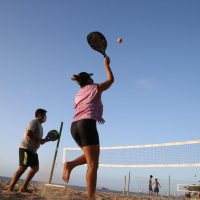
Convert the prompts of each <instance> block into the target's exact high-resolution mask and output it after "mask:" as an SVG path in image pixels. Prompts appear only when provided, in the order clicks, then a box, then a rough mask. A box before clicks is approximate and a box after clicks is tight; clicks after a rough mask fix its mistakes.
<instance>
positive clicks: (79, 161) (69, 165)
mask: <svg viewBox="0 0 200 200" xmlns="http://www.w3.org/2000/svg"><path fill="white" fill-rule="evenodd" d="M84 164H86V158H85V155H84V154H83V155H81V156H79V157H78V158H76V159H75V160H73V161H70V162H65V163H64V166H63V177H62V178H63V180H64V181H65V182H66V183H68V182H69V178H70V173H71V171H72V169H73V168H74V167H76V166H78V165H84Z"/></svg>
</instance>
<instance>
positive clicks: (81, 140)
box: [63, 57, 114, 200]
mask: <svg viewBox="0 0 200 200" xmlns="http://www.w3.org/2000/svg"><path fill="white" fill-rule="evenodd" d="M104 65H105V70H106V75H107V80H106V81H105V82H103V83H100V84H96V83H94V81H93V79H92V78H91V76H92V75H93V74H88V73H87V72H81V73H80V74H78V75H73V76H72V78H71V79H72V80H73V81H76V82H77V83H78V84H79V85H80V87H81V89H80V90H79V92H78V93H77V95H76V97H75V115H74V117H73V121H72V124H71V134H72V137H73V138H74V140H75V142H76V143H77V144H78V146H79V147H80V148H81V149H82V150H83V154H82V155H81V156H80V157H78V158H76V159H75V160H73V161H70V162H66V163H65V164H64V169H63V180H64V181H65V182H68V181H69V178H70V173H71V170H72V169H73V168H74V167H76V166H78V165H83V164H87V168H88V169H87V173H86V185H87V193H88V199H89V200H94V199H95V192H96V182H97V169H98V163H99V153H100V146H99V136H98V131H97V127H96V122H98V123H100V124H103V123H104V122H105V121H104V119H103V118H102V115H103V104H102V102H101V95H102V92H104V91H105V90H107V89H108V88H110V86H111V85H112V83H113V82H114V76H113V73H112V70H111V68H110V59H109V57H105V58H104Z"/></svg>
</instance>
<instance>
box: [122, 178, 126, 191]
mask: <svg viewBox="0 0 200 200" xmlns="http://www.w3.org/2000/svg"><path fill="white" fill-rule="evenodd" d="M125 192H126V176H124V186H123V195H124V194H125Z"/></svg>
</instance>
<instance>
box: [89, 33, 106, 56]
mask: <svg viewBox="0 0 200 200" xmlns="http://www.w3.org/2000/svg"><path fill="white" fill-rule="evenodd" d="M87 41H88V44H89V45H90V47H91V48H92V49H94V50H95V51H98V52H100V53H101V54H102V55H103V56H104V57H107V55H106V53H105V51H106V48H107V41H106V38H105V36H104V35H103V34H102V33H100V32H98V31H95V32H91V33H89V34H88V35H87Z"/></svg>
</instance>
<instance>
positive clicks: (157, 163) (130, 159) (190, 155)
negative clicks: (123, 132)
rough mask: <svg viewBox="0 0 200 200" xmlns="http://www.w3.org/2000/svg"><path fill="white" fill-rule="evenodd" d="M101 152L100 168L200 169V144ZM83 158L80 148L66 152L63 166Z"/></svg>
mask: <svg viewBox="0 0 200 200" xmlns="http://www.w3.org/2000/svg"><path fill="white" fill-rule="evenodd" d="M100 149H101V153H100V160H99V166H100V167H122V168H162V167H163V168H168V167H200V140H192V141H183V142H171V143H162V144H145V145H133V146H113V147H100ZM81 154H82V150H81V149H80V148H64V149H63V158H62V162H63V163H64V162H66V161H70V160H73V159H75V158H76V157H78V156H80V155H81Z"/></svg>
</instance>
